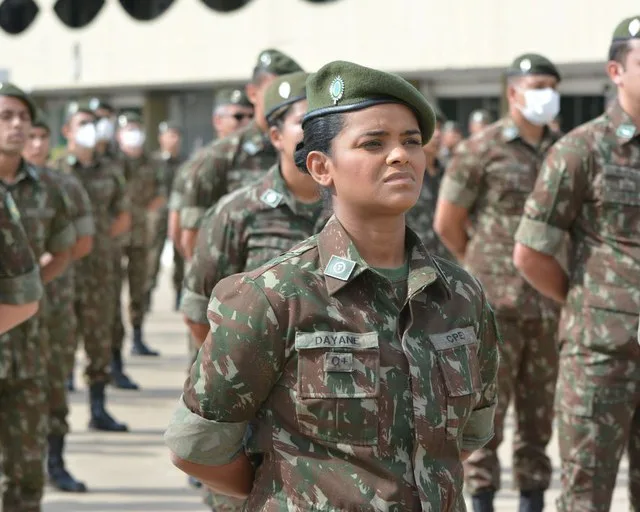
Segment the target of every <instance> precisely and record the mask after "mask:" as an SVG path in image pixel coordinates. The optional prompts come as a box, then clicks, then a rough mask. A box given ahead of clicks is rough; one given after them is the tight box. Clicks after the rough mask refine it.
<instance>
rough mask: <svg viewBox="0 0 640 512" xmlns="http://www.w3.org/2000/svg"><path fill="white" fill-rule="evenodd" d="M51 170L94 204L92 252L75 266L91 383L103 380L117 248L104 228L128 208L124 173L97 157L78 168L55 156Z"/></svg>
mask: <svg viewBox="0 0 640 512" xmlns="http://www.w3.org/2000/svg"><path fill="white" fill-rule="evenodd" d="M56 168H58V169H60V170H62V171H63V172H66V173H70V174H73V175H74V176H76V178H78V180H79V181H80V182H81V183H82V185H83V188H84V189H85V190H86V192H87V194H88V195H89V199H90V200H91V205H92V206H93V218H94V222H95V230H96V232H95V236H94V240H93V251H92V252H91V254H89V255H88V256H87V257H85V258H83V259H81V260H80V261H78V262H76V263H75V265H74V267H75V269H74V270H75V276H76V281H75V287H76V288H75V296H76V302H75V310H76V317H77V319H78V330H77V333H78V337H79V338H80V339H82V341H83V344H84V349H85V352H86V354H87V359H88V364H87V368H86V370H85V374H86V376H87V379H88V381H89V383H90V384H94V383H98V382H108V380H109V364H110V362H111V344H112V342H111V323H112V321H113V317H114V312H113V307H114V304H115V300H114V298H113V295H112V294H113V281H114V279H115V273H114V268H113V258H114V251H115V249H116V247H117V245H116V241H115V240H113V238H112V237H111V236H110V233H109V230H110V228H111V224H112V223H113V221H114V220H115V218H116V217H117V216H118V215H120V213H122V212H125V211H128V210H129V204H128V198H127V195H126V193H125V182H124V177H123V176H122V174H121V172H120V170H119V168H118V167H117V165H116V164H115V163H113V162H112V161H111V160H106V159H104V160H99V161H96V162H95V163H94V164H93V166H91V167H87V168H83V167H82V166H81V165H80V164H79V163H78V162H77V160H76V159H75V157H74V156H73V155H70V154H69V155H65V156H63V157H62V158H60V159H59V160H57V161H56Z"/></svg>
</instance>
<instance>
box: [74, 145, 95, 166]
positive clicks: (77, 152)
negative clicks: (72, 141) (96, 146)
mask: <svg viewBox="0 0 640 512" xmlns="http://www.w3.org/2000/svg"><path fill="white" fill-rule="evenodd" d="M69 153H71V154H72V155H73V156H75V157H76V158H77V159H78V162H80V165H82V166H83V167H90V166H92V165H93V163H94V158H95V153H94V151H93V149H87V148H79V147H73V148H69Z"/></svg>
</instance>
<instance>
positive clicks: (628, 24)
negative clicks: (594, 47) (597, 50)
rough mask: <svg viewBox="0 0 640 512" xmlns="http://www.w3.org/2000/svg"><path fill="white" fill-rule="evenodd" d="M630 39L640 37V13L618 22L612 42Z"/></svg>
mask: <svg viewBox="0 0 640 512" xmlns="http://www.w3.org/2000/svg"><path fill="white" fill-rule="evenodd" d="M629 39H640V15H639V16H632V17H631V18H626V19H624V20H622V21H621V22H620V23H618V26H617V27H616V28H615V30H614V31H613V37H612V38H611V42H613V43H616V42H618V41H628V40H629Z"/></svg>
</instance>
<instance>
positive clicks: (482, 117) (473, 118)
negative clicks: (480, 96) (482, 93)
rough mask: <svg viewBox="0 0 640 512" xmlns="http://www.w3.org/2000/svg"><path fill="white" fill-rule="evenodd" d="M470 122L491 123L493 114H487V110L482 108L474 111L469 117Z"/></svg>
mask: <svg viewBox="0 0 640 512" xmlns="http://www.w3.org/2000/svg"><path fill="white" fill-rule="evenodd" d="M469 121H470V122H472V123H490V122H491V114H489V112H487V111H486V110H485V109H483V108H481V109H478V110H474V111H473V112H471V114H470V115H469Z"/></svg>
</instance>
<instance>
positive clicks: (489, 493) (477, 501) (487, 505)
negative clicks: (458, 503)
mask: <svg viewBox="0 0 640 512" xmlns="http://www.w3.org/2000/svg"><path fill="white" fill-rule="evenodd" d="M495 494H496V492H495V491H494V490H493V489H485V490H483V491H480V492H479V493H478V494H474V495H473V496H471V506H472V508H473V512H493V497H494V496H495Z"/></svg>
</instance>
